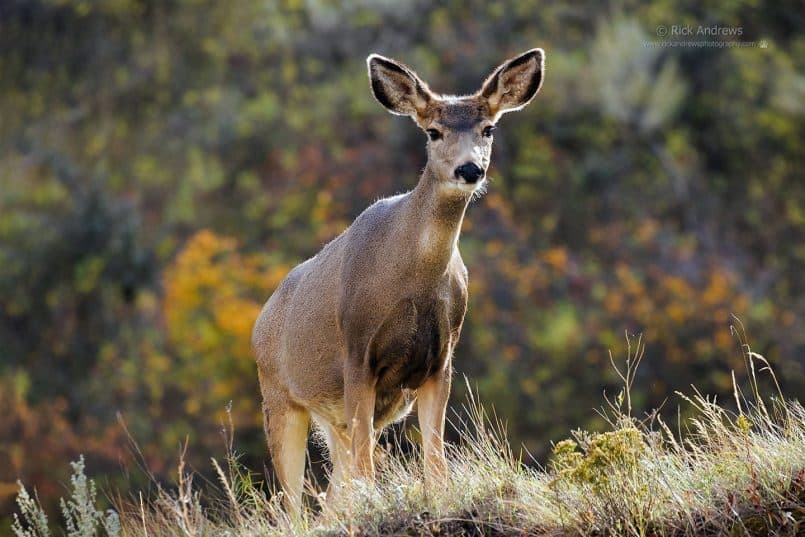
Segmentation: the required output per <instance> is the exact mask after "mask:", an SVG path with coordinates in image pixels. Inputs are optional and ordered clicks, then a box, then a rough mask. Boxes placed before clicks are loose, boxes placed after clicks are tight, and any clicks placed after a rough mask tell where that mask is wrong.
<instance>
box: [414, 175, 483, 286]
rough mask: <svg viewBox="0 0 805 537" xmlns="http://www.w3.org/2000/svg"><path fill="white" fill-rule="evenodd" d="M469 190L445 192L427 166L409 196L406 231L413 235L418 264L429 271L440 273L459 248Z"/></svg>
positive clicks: (445, 268) (444, 269)
mask: <svg viewBox="0 0 805 537" xmlns="http://www.w3.org/2000/svg"><path fill="white" fill-rule="evenodd" d="M470 197H471V196H470V195H469V194H468V193H463V192H458V191H452V192H451V191H448V190H447V189H445V188H443V187H440V184H439V180H438V179H437V178H436V176H435V175H434V174H433V172H432V171H431V170H430V168H429V167H428V166H426V167H425V170H424V171H423V172H422V176H421V177H420V178H419V183H418V184H417V186H416V188H414V190H413V191H412V192H411V196H410V198H409V204H408V207H409V222H410V228H409V233H410V237H411V239H414V238H415V237H416V247H415V248H416V257H417V261H418V264H420V265H421V266H422V268H423V269H425V270H427V271H428V272H432V273H435V274H442V273H444V272H445V271H446V270H447V266H448V264H449V262H450V259H451V258H452V256H453V253H454V251H455V250H456V248H457V247H458V236H459V234H460V233H461V224H462V222H463V221H464V213H465V212H466V210H467V205H468V204H469V201H470Z"/></svg>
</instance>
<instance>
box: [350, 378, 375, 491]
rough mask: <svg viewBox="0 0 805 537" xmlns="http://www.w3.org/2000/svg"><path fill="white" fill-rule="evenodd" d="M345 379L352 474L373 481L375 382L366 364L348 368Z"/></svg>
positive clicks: (354, 476)
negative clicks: (364, 366)
mask: <svg viewBox="0 0 805 537" xmlns="http://www.w3.org/2000/svg"><path fill="white" fill-rule="evenodd" d="M345 379H346V386H344V404H345V411H346V415H347V416H346V417H347V433H348V434H349V438H350V443H351V448H350V460H351V470H352V477H353V478H360V479H366V480H369V481H374V478H375V465H374V455H373V453H374V448H375V431H374V415H375V383H374V380H373V378H372V376H371V374H369V372H368V371H366V370H365V369H364V368H363V367H355V368H353V370H352V371H347V374H346V375H345Z"/></svg>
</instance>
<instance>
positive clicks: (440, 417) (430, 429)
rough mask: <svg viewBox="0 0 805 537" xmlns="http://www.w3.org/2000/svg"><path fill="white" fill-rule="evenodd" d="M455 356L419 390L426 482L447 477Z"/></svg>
mask: <svg viewBox="0 0 805 537" xmlns="http://www.w3.org/2000/svg"><path fill="white" fill-rule="evenodd" d="M451 373H452V367H451V360H450V357H449V356H448V358H447V360H446V362H445V364H444V367H442V368H441V369H440V370H439V371H438V372H437V373H436V374H435V375H433V376H432V377H431V378H429V379H428V380H427V381H425V384H423V385H422V386H420V388H419V389H418V390H417V415H418V418H419V428H420V429H421V431H422V444H423V455H424V459H425V484H426V485H427V486H428V487H431V486H434V485H439V484H440V482H441V480H443V479H444V478H446V477H447V460H446V459H445V456H444V420H445V413H446V412H447V399H448V397H449V396H450V378H451Z"/></svg>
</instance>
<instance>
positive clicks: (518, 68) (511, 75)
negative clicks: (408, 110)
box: [478, 48, 545, 119]
mask: <svg viewBox="0 0 805 537" xmlns="http://www.w3.org/2000/svg"><path fill="white" fill-rule="evenodd" d="M544 72H545V52H544V51H543V50H542V49H541V48H534V49H531V50H529V51H528V52H525V53H523V54H520V55H519V56H516V57H514V58H511V59H509V60H506V62H504V63H503V64H502V65H500V66H499V67H498V68H497V69H495V70H494V71H493V72H492V74H491V75H489V77H488V78H487V79H486V81H485V82H484V85H483V86H482V87H481V90H480V91H479V92H478V93H479V95H481V96H482V97H484V98H486V101H487V103H488V104H489V109H490V111H491V112H492V115H493V116H494V118H495V119H497V118H498V117H500V115H501V114H505V113H506V112H511V111H514V110H519V109H521V108H522V107H524V106H525V105H527V104H528V103H529V102H531V99H533V98H534V95H536V94H537V92H538V91H539V88H540V86H542V76H543V73H544Z"/></svg>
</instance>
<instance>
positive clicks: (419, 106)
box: [366, 54, 434, 123]
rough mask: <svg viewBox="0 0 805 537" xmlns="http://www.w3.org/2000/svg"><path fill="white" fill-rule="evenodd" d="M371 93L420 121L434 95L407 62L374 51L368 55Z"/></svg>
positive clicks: (393, 110) (391, 109)
mask: <svg viewBox="0 0 805 537" xmlns="http://www.w3.org/2000/svg"><path fill="white" fill-rule="evenodd" d="M366 63H367V64H368V67H369V81H370V82H371V86H372V94H373V95H374V96H375V99H377V100H378V101H379V102H380V104H382V105H383V106H385V107H386V109H387V110H388V111H389V112H391V113H392V114H399V115H402V116H411V117H412V118H414V121H416V122H417V123H421V121H422V120H423V118H424V117H425V116H426V115H427V110H428V106H429V105H430V104H431V102H433V100H434V96H433V94H432V93H431V91H430V89H429V88H428V85H427V84H425V83H424V82H423V81H422V80H420V78H419V77H418V76H417V75H416V73H415V72H414V71H413V70H411V69H410V68H408V67H406V66H405V65H403V64H401V63H399V62H396V61H394V60H392V59H391V58H385V57H383V56H381V55H379V54H372V55H370V56H369V57H368V58H366Z"/></svg>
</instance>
